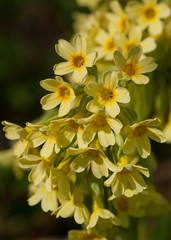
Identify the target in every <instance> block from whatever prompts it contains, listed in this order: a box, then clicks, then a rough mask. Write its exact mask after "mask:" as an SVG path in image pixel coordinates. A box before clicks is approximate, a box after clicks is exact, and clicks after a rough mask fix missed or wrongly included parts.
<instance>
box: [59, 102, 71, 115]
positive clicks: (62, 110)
mask: <svg viewBox="0 0 171 240" xmlns="http://www.w3.org/2000/svg"><path fill="white" fill-rule="evenodd" d="M70 109H71V102H70V101H62V102H61V105H60V107H59V111H58V116H59V117H63V116H64V115H66V114H67V113H69V111H70Z"/></svg>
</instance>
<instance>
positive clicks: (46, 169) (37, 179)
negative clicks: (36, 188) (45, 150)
mask: <svg viewBox="0 0 171 240" xmlns="http://www.w3.org/2000/svg"><path fill="white" fill-rule="evenodd" d="M17 162H18V164H19V166H20V167H21V168H24V169H28V168H32V170H31V172H30V173H29V176H28V179H29V181H30V182H33V183H34V184H35V185H38V184H40V183H41V181H43V180H44V179H47V178H48V177H49V174H50V167H51V166H52V164H53V162H54V159H53V158H45V157H39V156H35V155H24V156H23V157H21V158H19V159H18V160H17Z"/></svg>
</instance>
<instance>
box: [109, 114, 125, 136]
mask: <svg viewBox="0 0 171 240" xmlns="http://www.w3.org/2000/svg"><path fill="white" fill-rule="evenodd" d="M108 124H109V125H110V127H111V128H112V129H113V131H114V132H115V133H116V134H118V133H119V132H120V130H121V128H122V126H123V125H122V123H121V122H120V121H119V120H118V119H111V118H110V119H109V120H108Z"/></svg>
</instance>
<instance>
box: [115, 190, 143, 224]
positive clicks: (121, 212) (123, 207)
mask: <svg viewBox="0 0 171 240" xmlns="http://www.w3.org/2000/svg"><path fill="white" fill-rule="evenodd" d="M141 194H142V193H139V194H138V195H139V196H141ZM138 195H135V196H133V197H131V198H127V197H125V196H119V197H117V198H115V199H114V200H113V204H114V207H115V208H116V210H117V211H118V219H119V221H120V224H121V226H122V227H124V228H127V227H128V226H129V224H130V220H129V217H128V216H132V217H135V218H139V217H142V216H144V214H145V212H144V210H143V209H142V208H141V207H140V201H138V200H139V197H137V196H138Z"/></svg>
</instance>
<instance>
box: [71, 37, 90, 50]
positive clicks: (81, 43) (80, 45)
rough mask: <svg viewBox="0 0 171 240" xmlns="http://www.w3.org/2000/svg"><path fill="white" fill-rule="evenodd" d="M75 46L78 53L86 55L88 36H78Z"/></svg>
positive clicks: (75, 39)
mask: <svg viewBox="0 0 171 240" xmlns="http://www.w3.org/2000/svg"><path fill="white" fill-rule="evenodd" d="M73 41H74V45H75V48H76V52H77V53H83V54H86V45H87V43H86V36H85V35H82V34H77V35H76V36H75V38H74V40H73Z"/></svg>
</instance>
